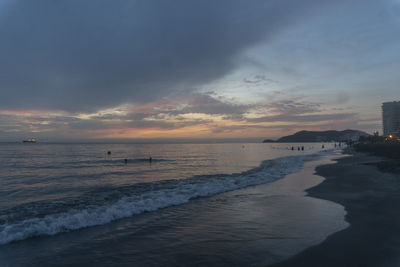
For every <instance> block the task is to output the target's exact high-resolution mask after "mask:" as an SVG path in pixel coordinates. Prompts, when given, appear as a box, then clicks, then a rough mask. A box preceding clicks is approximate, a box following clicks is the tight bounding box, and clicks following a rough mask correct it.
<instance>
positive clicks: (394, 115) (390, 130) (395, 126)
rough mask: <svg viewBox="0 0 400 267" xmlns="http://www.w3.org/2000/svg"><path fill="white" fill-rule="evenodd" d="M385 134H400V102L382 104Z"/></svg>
mask: <svg viewBox="0 0 400 267" xmlns="http://www.w3.org/2000/svg"><path fill="white" fill-rule="evenodd" d="M382 121H383V134H384V135H388V134H399V133H400V101H393V102H385V103H383V104H382Z"/></svg>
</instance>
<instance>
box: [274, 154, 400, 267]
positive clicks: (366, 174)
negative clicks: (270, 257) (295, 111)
mask: <svg viewBox="0 0 400 267" xmlns="http://www.w3.org/2000/svg"><path fill="white" fill-rule="evenodd" d="M350 153H351V155H349V156H348V157H344V158H340V159H338V160H337V163H336V164H331V165H321V166H319V167H317V168H316V171H317V174H318V175H321V176H323V177H325V178H326V180H325V181H324V182H322V183H321V184H319V185H317V186H316V187H313V188H311V189H308V190H307V192H308V194H309V196H311V197H316V198H320V199H326V200H330V201H333V202H335V203H339V204H341V205H343V206H344V207H345V209H346V211H347V215H346V221H347V222H349V223H350V226H349V227H348V228H346V229H344V230H342V231H339V232H337V233H335V234H333V235H331V236H329V237H328V238H327V239H326V240H325V241H324V242H322V243H321V244H319V245H316V246H313V247H310V248H308V249H306V250H305V251H303V252H302V253H300V254H298V255H296V256H294V257H292V258H290V259H289V260H286V261H284V262H281V263H279V264H275V265H272V266H275V267H286V266H307V267H312V266H349V267H350V266H352V267H354V266H360V267H361V266H385V267H388V266H389V267H390V266H393V267H394V266H400V212H399V205H400V195H399V190H400V174H399V172H393V171H390V170H385V168H382V167H381V166H382V162H385V161H386V159H384V158H379V157H375V156H369V155H366V154H361V153H357V152H351V151H350ZM378 167H379V168H378Z"/></svg>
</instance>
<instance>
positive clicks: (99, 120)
mask: <svg viewBox="0 0 400 267" xmlns="http://www.w3.org/2000/svg"><path fill="white" fill-rule="evenodd" d="M399 69H400V0H335V1H331V0H302V1H298V0H202V1H199V0H196V1H194V0H173V1H165V0H131V1H128V0H114V1H108V0H87V1H81V0H59V1H53V0H35V1H31V0H0V93H1V94H0V142H1V141H6V142H8V141H20V140H22V139H26V138H33V137H35V138H38V140H41V141H49V142H50V141H79V140H81V141H84V140H94V141H96V140H147V139H171V140H172V139H182V140H191V139H208V138H211V139H226V140H228V139H229V140H234V139H254V140H257V139H260V140H262V139H264V138H272V139H273V138H278V137H280V136H283V135H289V134H292V133H294V132H296V131H299V130H344V129H357V130H362V131H366V132H369V133H372V132H373V131H376V130H378V131H380V132H382V130H381V128H382V123H381V104H382V102H385V101H394V100H400V86H399V85H400V75H399V72H398V70H399Z"/></svg>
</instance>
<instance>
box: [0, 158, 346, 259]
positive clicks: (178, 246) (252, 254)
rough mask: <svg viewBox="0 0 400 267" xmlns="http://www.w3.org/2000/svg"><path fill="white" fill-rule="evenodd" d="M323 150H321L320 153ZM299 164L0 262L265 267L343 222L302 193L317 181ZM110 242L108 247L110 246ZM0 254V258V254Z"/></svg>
mask: <svg viewBox="0 0 400 267" xmlns="http://www.w3.org/2000/svg"><path fill="white" fill-rule="evenodd" d="M327 155H328V154H327ZM331 159H332V157H331V156H327V157H321V158H319V159H318V160H311V161H307V162H305V164H304V166H303V168H302V169H301V170H299V171H298V172H294V173H292V174H289V175H286V176H285V177H283V178H282V179H278V180H276V181H274V182H271V183H265V184H261V185H256V186H249V187H246V188H242V189H239V190H233V191H230V192H225V193H222V194H217V195H214V196H210V197H204V198H196V199H193V200H192V201H189V202H188V203H186V204H184V205H176V206H169V207H166V208H164V209H160V210H158V211H157V212H149V213H142V214H138V215H137V216H133V217H128V218H123V219H120V220H116V221H113V222H111V223H109V224H105V225H99V226H95V227H88V228H83V229H79V230H77V231H71V232H67V233H62V234H58V235H54V236H40V237H36V238H30V239H26V240H24V241H21V242H14V243H10V244H8V245H6V246H5V247H3V248H0V251H1V252H2V253H1V252H0V262H3V263H5V265H7V263H9V265H17V266H25V265H29V264H30V265H33V266H46V265H49V264H50V263H52V264H54V263H53V261H54V259H62V261H64V262H67V263H68V265H90V264H92V265H93V264H94V263H96V264H98V265H99V266H104V265H113V264H115V265H126V264H127V263H130V264H131V265H132V266H133V265H136V266H177V265H180V266H189V265H192V266H265V265H267V264H272V263H277V262H280V261H282V260H285V259H288V258H289V257H291V256H294V255H296V254H297V253H299V252H301V251H303V250H304V249H306V248H308V247H310V246H313V245H316V244H320V243H321V242H323V240H325V239H326V238H327V237H328V236H329V235H331V234H332V233H335V232H337V231H340V230H341V229H344V228H346V227H347V226H348V224H347V223H346V222H345V221H344V216H345V211H344V207H343V206H342V205H339V204H337V203H334V202H332V201H325V200H322V199H318V198H313V197H309V196H307V193H306V191H305V190H306V189H309V188H312V187H313V186H315V185H317V184H319V183H321V182H322V181H323V180H324V178H323V177H321V176H319V175H315V174H314V173H315V171H314V170H315V167H316V166H318V165H321V164H333V162H332V160H331ZM110 244H112V247H110ZM1 254H3V255H1Z"/></svg>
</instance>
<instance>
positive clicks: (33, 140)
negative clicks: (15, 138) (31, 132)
mask: <svg viewBox="0 0 400 267" xmlns="http://www.w3.org/2000/svg"><path fill="white" fill-rule="evenodd" d="M36 142H37V141H36V138H29V139H26V140H23V141H22V143H36Z"/></svg>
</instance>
